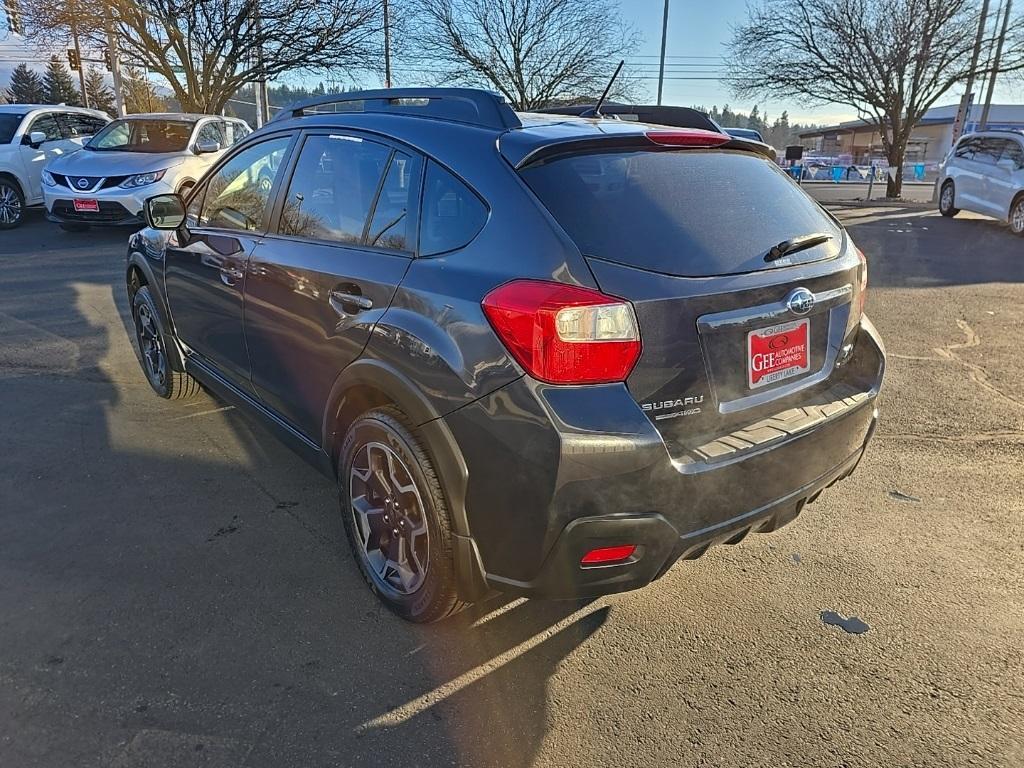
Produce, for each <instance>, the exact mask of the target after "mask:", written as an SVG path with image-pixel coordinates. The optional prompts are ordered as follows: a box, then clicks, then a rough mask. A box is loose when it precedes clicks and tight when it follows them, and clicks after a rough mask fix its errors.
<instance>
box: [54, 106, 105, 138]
mask: <svg viewBox="0 0 1024 768" xmlns="http://www.w3.org/2000/svg"><path fill="white" fill-rule="evenodd" d="M58 119H59V121H60V124H61V128H62V129H63V133H64V138H68V139H73V138H76V137H79V136H92V135H93V134H95V133H97V132H98V131H100V129H102V128H103V126H105V125H106V124H107V121H106V120H101V119H100V118H98V117H93V116H92V115H83V114H80V113H78V112H63V113H61V114H60V115H58Z"/></svg>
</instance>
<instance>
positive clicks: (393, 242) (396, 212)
mask: <svg viewBox="0 0 1024 768" xmlns="http://www.w3.org/2000/svg"><path fill="white" fill-rule="evenodd" d="M418 165H419V161H418V160H414V159H413V158H412V157H409V155H406V154H405V153H403V152H395V153H394V154H393V155H392V156H391V164H390V165H389V166H388V173H387V176H385V177H384V185H383V186H382V187H381V189H380V196H379V197H378V198H377V206H376V207H375V208H374V209H373V218H372V219H371V220H370V228H369V230H367V234H366V244H367V245H373V246H378V247H380V248H390V249H392V250H396V251H411V250H412V249H413V238H412V236H413V232H412V231H411V226H412V217H411V216H410V215H409V211H410V210H411V209H412V205H413V203H414V202H415V199H416V195H415V192H414V190H413V185H414V184H415V183H416V181H418V179H419V171H418Z"/></svg>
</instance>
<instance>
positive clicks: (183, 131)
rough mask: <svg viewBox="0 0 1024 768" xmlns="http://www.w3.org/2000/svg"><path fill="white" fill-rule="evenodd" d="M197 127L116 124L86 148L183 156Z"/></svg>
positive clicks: (175, 122)
mask: <svg viewBox="0 0 1024 768" xmlns="http://www.w3.org/2000/svg"><path fill="white" fill-rule="evenodd" d="M194 126H195V123H193V122H189V121H185V120H140V119H137V118H136V119H131V120H115V121H114V122H112V123H110V124H109V125H108V126H107V127H106V128H104V129H103V130H102V131H100V132H99V133H97V134H96V135H95V136H93V137H92V139H91V140H90V141H89V143H88V144H86V145H85V146H86V148H87V149H91V150H95V151H97V152H105V151H113V150H117V151H120V152H184V151H185V149H186V148H187V147H188V141H189V139H190V138H191V137H192V129H193V127H194Z"/></svg>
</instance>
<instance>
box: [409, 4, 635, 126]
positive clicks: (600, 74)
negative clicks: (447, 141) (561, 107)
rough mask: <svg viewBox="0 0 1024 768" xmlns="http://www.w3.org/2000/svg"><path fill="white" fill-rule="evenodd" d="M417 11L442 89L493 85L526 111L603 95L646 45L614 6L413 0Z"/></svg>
mask: <svg viewBox="0 0 1024 768" xmlns="http://www.w3.org/2000/svg"><path fill="white" fill-rule="evenodd" d="M412 5H413V7H414V8H415V10H416V11H417V20H418V21H419V26H418V30H417V35H418V38H419V42H420V60H421V62H425V63H426V64H427V65H429V66H430V67H431V68H432V69H434V70H436V72H437V78H436V79H437V81H438V82H449V83H451V82H463V83H468V84H485V85H488V86H490V87H492V88H494V89H496V90H497V91H499V92H500V93H501V94H502V95H503V96H504V97H505V98H506V99H507V100H508V101H509V102H510V103H511V104H513V106H515V107H516V108H518V109H536V108H538V107H543V106H545V105H547V104H550V103H552V102H554V101H573V100H578V99H579V97H581V96H597V95H599V94H600V93H601V91H603V90H604V87H605V85H606V84H607V82H608V78H609V77H610V76H611V74H612V72H613V71H614V69H615V64H616V63H617V61H618V59H620V58H622V57H623V56H625V55H626V54H628V53H630V52H631V51H632V50H633V49H634V48H635V47H636V45H637V43H638V41H639V37H638V35H637V33H636V32H635V31H634V30H633V29H632V27H630V26H629V25H628V24H626V23H625V22H624V21H623V19H622V16H621V14H620V13H619V7H618V4H617V3H615V2H612V1H611V0H413V2H412ZM623 83H626V84H628V81H626V80H624V81H623ZM622 93H623V85H622V84H620V86H619V88H618V95H620V96H621V95H622ZM614 95H616V92H615V91H613V96H614Z"/></svg>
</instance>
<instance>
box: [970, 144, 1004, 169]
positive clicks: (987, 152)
mask: <svg viewBox="0 0 1024 768" xmlns="http://www.w3.org/2000/svg"><path fill="white" fill-rule="evenodd" d="M1005 146H1006V139H994V138H983V139H979V141H978V147H977V149H976V150H975V152H974V162H976V163H982V164H984V165H995V164H996V161H997V160H999V156H1000V155H1001V154H1003V148H1004V147H1005Z"/></svg>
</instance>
